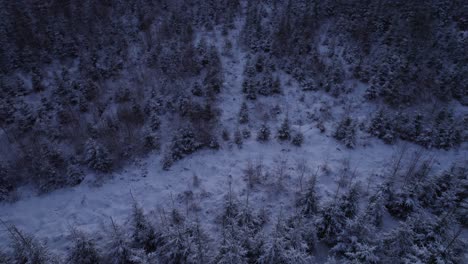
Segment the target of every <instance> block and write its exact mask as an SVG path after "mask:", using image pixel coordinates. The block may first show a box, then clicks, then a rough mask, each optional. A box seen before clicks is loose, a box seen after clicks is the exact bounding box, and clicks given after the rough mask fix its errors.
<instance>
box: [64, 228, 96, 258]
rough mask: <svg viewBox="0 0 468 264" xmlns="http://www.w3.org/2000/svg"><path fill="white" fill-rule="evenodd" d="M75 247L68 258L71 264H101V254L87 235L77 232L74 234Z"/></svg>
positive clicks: (74, 231)
mask: <svg viewBox="0 0 468 264" xmlns="http://www.w3.org/2000/svg"><path fill="white" fill-rule="evenodd" d="M72 238H73V246H72V248H71V249H70V252H69V253H68V257H67V261H68V262H67V263H71V264H98V263H101V258H100V256H99V252H98V251H97V249H96V246H95V245H94V243H93V242H92V241H91V240H89V238H87V237H86V235H85V234H84V233H82V232H79V231H77V230H73V232H72Z"/></svg>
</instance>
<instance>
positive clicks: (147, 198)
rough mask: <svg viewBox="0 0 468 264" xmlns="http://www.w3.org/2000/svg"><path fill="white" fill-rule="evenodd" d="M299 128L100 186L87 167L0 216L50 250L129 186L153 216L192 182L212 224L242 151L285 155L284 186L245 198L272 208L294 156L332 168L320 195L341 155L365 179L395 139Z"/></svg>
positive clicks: (142, 164) (91, 227) (460, 156)
mask: <svg viewBox="0 0 468 264" xmlns="http://www.w3.org/2000/svg"><path fill="white" fill-rule="evenodd" d="M304 130H305V131H307V132H306V133H305V145H304V146H303V147H301V148H296V147H291V146H290V145H286V144H284V145H282V144H279V143H277V142H275V141H273V143H272V142H270V143H269V144H262V143H258V142H257V141H255V140H254V139H250V140H248V141H246V142H244V143H245V144H244V147H243V148H242V149H240V150H239V149H237V147H236V146H234V147H233V148H232V149H228V148H227V147H226V148H225V149H222V150H220V151H211V150H205V151H201V152H199V153H196V154H194V155H192V156H190V157H188V158H186V159H184V160H182V161H180V162H177V163H176V164H175V165H174V166H173V167H172V168H171V170H170V171H163V170H162V169H161V165H160V161H159V159H160V157H159V156H158V155H153V156H149V157H147V158H145V159H143V160H141V161H139V162H136V164H135V165H133V166H130V167H128V168H127V169H125V170H124V171H121V172H118V173H115V174H113V178H112V179H110V180H106V181H105V182H104V183H103V184H102V185H101V186H96V184H94V183H93V182H94V180H93V178H94V177H99V175H89V177H88V181H87V183H84V184H81V185H80V186H77V187H73V188H66V189H62V190H58V191H55V192H53V193H50V194H47V195H43V196H30V197H22V199H21V200H20V201H18V202H16V203H13V204H1V205H0V218H1V219H2V220H3V221H5V222H7V223H11V224H15V225H17V226H18V227H19V228H21V229H23V230H25V231H27V232H30V233H32V234H35V235H36V236H37V237H38V238H41V239H44V240H45V241H46V242H47V244H48V245H49V246H50V247H51V248H52V249H54V251H56V252H57V253H61V252H64V250H65V249H66V248H67V246H68V244H67V243H68V240H67V239H66V237H67V235H68V233H69V229H70V227H71V226H75V227H77V228H79V229H82V230H86V231H89V232H91V233H93V232H95V231H99V230H102V229H101V228H100V227H101V225H109V224H110V218H111V217H112V218H113V219H114V220H115V221H116V222H118V223H120V224H124V223H125V222H126V221H128V217H129V215H130V210H131V205H132V199H131V196H130V195H131V194H130V193H132V194H133V196H134V197H135V199H136V200H137V201H138V202H139V203H141V205H142V206H143V207H144V208H145V209H146V211H147V212H150V213H151V214H154V215H155V217H158V212H159V210H161V208H166V209H167V208H169V209H170V208H172V207H173V206H174V205H175V206H177V207H180V208H184V205H183V203H181V202H180V199H178V195H179V194H181V193H183V192H184V191H186V190H191V189H192V190H193V191H194V193H196V194H197V193H198V194H202V193H203V194H204V195H197V197H198V198H199V201H200V205H201V211H200V212H199V213H198V214H197V216H198V217H200V219H201V220H202V222H203V223H205V224H206V227H207V228H208V229H210V228H211V229H212V228H218V227H217V226H216V225H215V224H214V221H215V218H216V216H217V215H219V212H218V211H217V209H219V208H220V206H221V205H222V203H223V196H224V195H225V193H226V190H227V189H228V179H229V176H230V175H231V176H232V186H233V188H234V190H235V191H236V192H237V193H238V194H239V200H242V199H244V200H245V195H246V192H245V189H246V188H245V186H246V185H245V182H244V180H243V178H242V175H243V173H242V170H243V169H244V168H245V167H246V164H247V161H248V160H249V159H251V160H252V161H255V160H258V159H261V160H263V164H264V165H265V166H266V167H270V168H274V166H275V163H276V164H277V163H278V159H286V160H287V162H288V163H287V164H288V173H287V174H288V175H290V176H291V177H292V179H291V180H288V183H290V186H287V187H286V189H285V190H284V191H282V192H272V191H269V190H268V187H262V188H260V190H258V192H256V193H255V194H254V195H252V198H250V199H251V201H252V202H251V204H252V205H254V206H255V205H256V204H257V203H256V201H259V202H258V204H262V206H267V208H266V209H267V210H269V211H271V212H275V211H276V210H274V209H273V208H275V207H278V206H282V207H284V208H288V207H290V206H289V205H291V203H292V201H293V199H292V198H293V197H294V192H295V191H296V190H298V188H299V186H298V181H297V178H296V174H295V173H294V168H295V167H296V162H297V161H298V160H299V159H301V158H305V159H306V160H307V161H308V164H309V167H310V168H317V166H320V165H323V164H324V163H328V165H329V167H330V168H332V173H330V175H329V176H327V175H324V174H323V173H321V172H320V173H319V178H318V180H319V185H318V186H319V189H320V192H321V193H322V194H323V195H325V196H326V193H327V192H333V191H334V190H336V184H335V181H334V178H333V175H335V173H333V171H336V170H338V168H340V167H341V165H340V163H341V162H342V161H343V159H349V160H350V164H351V168H357V172H356V175H357V177H356V180H358V181H359V180H360V181H362V182H363V183H364V182H365V184H364V185H367V181H366V178H367V177H368V176H369V175H370V174H372V173H378V172H380V171H382V170H385V168H386V165H387V164H388V163H389V161H390V160H391V158H392V154H393V153H394V151H395V150H396V149H398V148H399V147H401V144H397V145H395V146H388V145H383V144H382V143H381V142H379V141H377V140H376V141H375V142H374V144H373V145H372V146H368V147H359V148H358V149H356V150H348V149H345V148H343V147H342V146H340V145H338V144H337V142H336V141H335V140H333V139H332V138H330V137H327V136H324V135H323V134H320V133H319V132H318V131H317V130H316V129H304ZM466 153H467V152H466V148H464V149H460V150H454V151H449V152H447V151H431V152H428V154H431V155H434V156H436V157H437V161H438V162H437V163H436V164H435V165H436V166H435V167H434V169H443V168H445V167H447V166H449V165H450V164H451V163H452V162H454V161H460V162H461V161H463V160H464V159H466ZM194 175H197V176H198V177H199V179H200V180H201V184H200V187H198V188H195V187H193V186H192V181H193V176H194ZM106 177H107V176H106ZM376 181H378V178H375V179H373V180H372V182H371V186H372V185H374V184H375V182H376ZM24 193H27V192H24ZM260 202H261V203H260ZM189 217H190V213H189ZM7 242H8V236H7V233H6V232H1V233H0V244H1V245H2V246H6V244H7Z"/></svg>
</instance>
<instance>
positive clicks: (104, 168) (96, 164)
mask: <svg viewBox="0 0 468 264" xmlns="http://www.w3.org/2000/svg"><path fill="white" fill-rule="evenodd" d="M84 161H85V162H86V164H87V165H88V166H89V167H90V168H91V169H94V170H97V171H100V172H110V170H111V169H112V158H111V157H110V154H109V151H108V150H107V149H106V147H105V146H104V145H102V144H100V143H99V142H97V141H96V140H93V139H90V140H88V141H87V142H86V145H85V153H84Z"/></svg>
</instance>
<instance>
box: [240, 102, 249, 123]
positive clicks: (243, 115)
mask: <svg viewBox="0 0 468 264" xmlns="http://www.w3.org/2000/svg"><path fill="white" fill-rule="evenodd" d="M248 122H249V110H248V109H247V104H246V103H245V102H243V103H242V106H241V109H240V112H239V123H241V124H246V123H248Z"/></svg>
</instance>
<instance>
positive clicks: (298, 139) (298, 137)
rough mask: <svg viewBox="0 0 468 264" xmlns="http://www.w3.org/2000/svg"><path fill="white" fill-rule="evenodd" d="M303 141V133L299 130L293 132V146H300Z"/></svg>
mask: <svg viewBox="0 0 468 264" xmlns="http://www.w3.org/2000/svg"><path fill="white" fill-rule="evenodd" d="M303 142H304V135H303V134H302V133H301V132H294V133H293V137H292V140H291V143H292V144H293V145H294V146H297V147H300V146H302V143H303Z"/></svg>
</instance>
